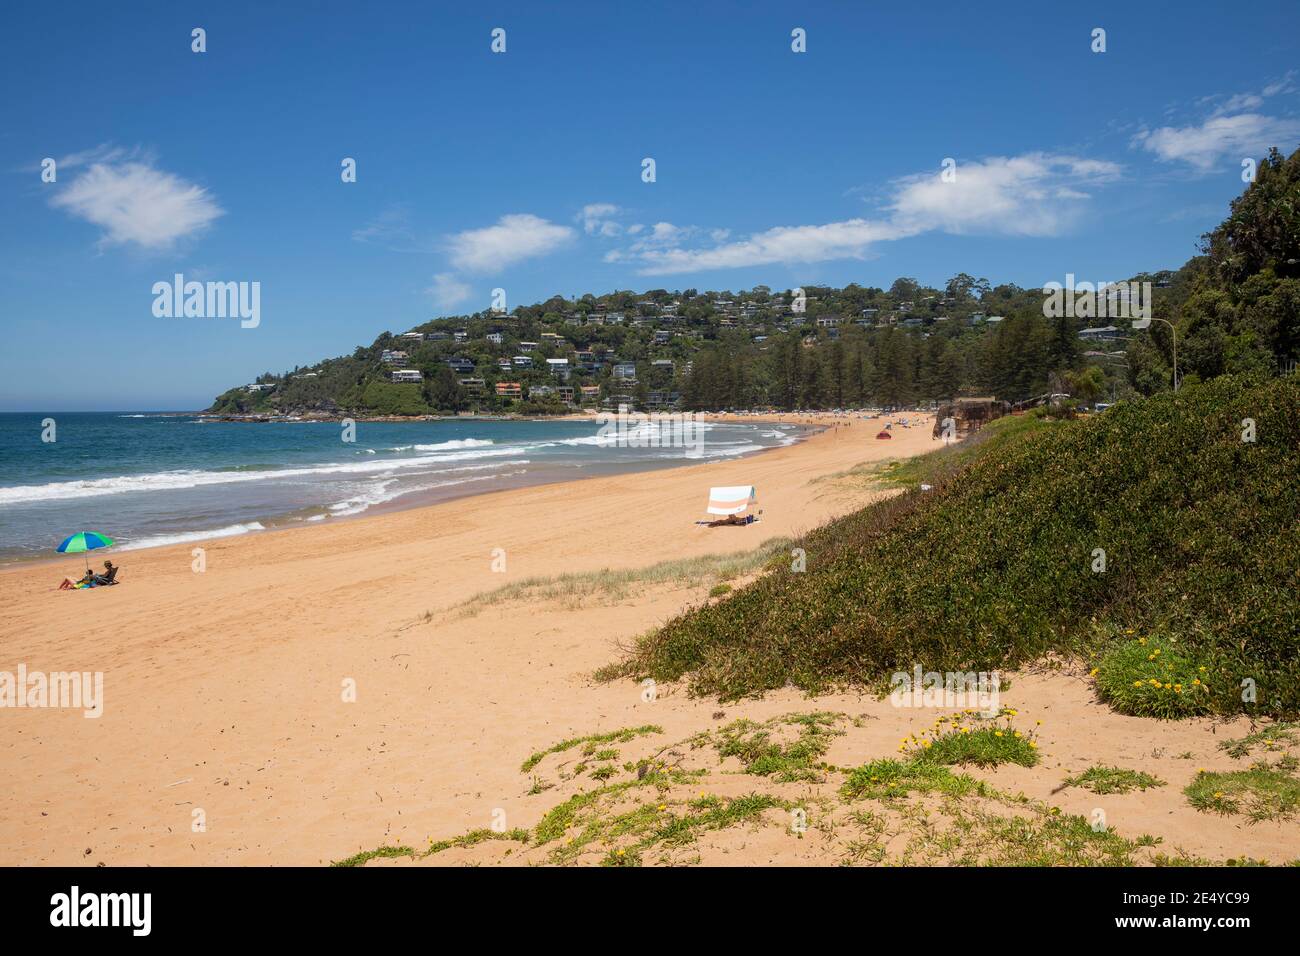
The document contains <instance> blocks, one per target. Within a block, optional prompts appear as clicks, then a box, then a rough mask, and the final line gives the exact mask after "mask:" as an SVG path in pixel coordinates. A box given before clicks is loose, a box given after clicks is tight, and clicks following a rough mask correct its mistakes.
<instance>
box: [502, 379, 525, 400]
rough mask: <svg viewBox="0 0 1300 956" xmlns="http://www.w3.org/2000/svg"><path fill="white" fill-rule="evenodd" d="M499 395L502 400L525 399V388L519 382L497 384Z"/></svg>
mask: <svg viewBox="0 0 1300 956" xmlns="http://www.w3.org/2000/svg"><path fill="white" fill-rule="evenodd" d="M497 395H498V396H500V397H501V398H523V396H524V387H523V386H522V385H520V384H519V383H518V382H497Z"/></svg>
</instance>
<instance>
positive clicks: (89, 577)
mask: <svg viewBox="0 0 1300 956" xmlns="http://www.w3.org/2000/svg"><path fill="white" fill-rule="evenodd" d="M94 583H95V572H94V571H92V570H90V568H86V576H85V577H84V578H82V579H81V580H80V581H74V580H72V578H64V579H63V583H62V584H60V585H59V590H60V591H71V590H72V589H73V588H75V587H77V586H78V585H85V586H86V587H90V586H91V585H93V584H94Z"/></svg>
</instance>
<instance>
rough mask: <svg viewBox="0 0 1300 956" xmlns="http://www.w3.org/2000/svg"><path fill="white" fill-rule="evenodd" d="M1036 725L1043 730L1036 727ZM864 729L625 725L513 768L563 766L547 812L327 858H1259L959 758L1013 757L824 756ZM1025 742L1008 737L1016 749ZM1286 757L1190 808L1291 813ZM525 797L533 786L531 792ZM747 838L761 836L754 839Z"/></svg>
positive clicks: (1115, 862) (879, 861) (1113, 783)
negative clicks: (1034, 791) (1204, 848)
mask: <svg viewBox="0 0 1300 956" xmlns="http://www.w3.org/2000/svg"><path fill="white" fill-rule="evenodd" d="M718 716H720V715H716V714H715V717H718ZM1023 716H1024V715H1022V714H1019V713H1018V712H1017V711H1016V710H1015V709H1014V708H1003V710H1002V712H1001V713H1000V714H999V715H998V716H997V717H994V718H987V719H985V721H984V722H985V723H986V724H987V726H986V727H983V728H980V732H984V731H992V732H996V730H997V729H999V728H1001V729H1003V730H1005V729H1006V728H1007V727H1008V726H1010V725H1011V723H1012V721H1013V720H1014V719H1015V718H1018V717H1023ZM979 719H980V718H979V717H978V716H976V715H973V714H970V713H966V714H962V715H958V716H957V717H955V718H954V719H953V720H952V721H951V725H950V726H949V727H948V728H947V729H946V730H943V729H938V728H935V729H936V730H937V736H938V738H940V739H943V738H946V737H947V736H948V735H949V734H952V733H954V732H956V733H957V734H959V735H961V731H960V727H962V726H967V725H969V724H971V722H972V721H976V720H979ZM1032 723H1033V724H1034V725H1035V726H1038V724H1039V721H1037V720H1035V721H1033V722H1032ZM867 726H868V723H867V722H866V721H865V720H864V719H862V718H855V717H852V716H850V715H849V714H845V713H840V712H831V711H811V712H793V713H785V714H780V715H778V716H776V717H772V718H770V719H768V720H764V721H753V720H747V719H741V720H735V721H731V722H729V723H726V724H723V725H721V726H719V727H717V728H716V729H714V730H711V731H707V732H703V733H699V734H696V735H694V736H692V737H690V738H687V739H685V740H675V741H671V742H669V743H667V744H665V743H663V742H661V741H660V740H659V739H653V740H651V739H648V738H647V737H646V736H645V735H641V734H637V735H633V736H631V737H627V735H628V733H629V732H628V731H612V732H597V733H591V734H586V735H583V736H580V737H574V738H570V739H568V740H565V741H560V742H559V743H557V744H555V745H552V746H550V747H547V748H545V749H544V750H540V751H538V753H537V754H534V755H533V757H531V758H529V759H528V760H527V761H525V762H524V764H523V765H522V767H521V770H522V772H524V773H531V772H532V771H534V770H538V769H541V770H543V771H545V772H548V773H552V774H558V775H559V776H560V778H561V779H562V780H564V781H565V782H564V784H563V785H564V786H566V787H568V788H570V791H571V792H569V793H568V795H567V796H563V797H562V798H560V799H557V800H556V801H555V802H554V803H552V804H550V805H549V806H548V807H546V808H545V809H543V810H542V811H541V812H540V816H538V817H537V822H536V824H535V825H534V826H532V827H529V828H518V827H516V828H513V829H504V828H502V829H496V830H493V829H475V830H470V831H468V832H466V833H463V834H460V835H458V836H453V837H450V838H444V839H434V838H430V839H429V841H428V843H427V845H424V846H422V847H421V848H418V849H417V848H415V847H412V846H410V845H405V844H402V845H391V846H381V847H377V848H375V849H373V850H369V851H365V852H361V853H357V854H355V855H353V856H351V857H349V858H347V859H345V860H341V861H339V862H337V863H335V864H334V865H335V866H359V865H364V864H366V863H368V862H369V861H370V860H372V859H391V860H407V861H411V862H419V861H427V862H441V863H449V864H452V865H480V864H483V863H494V862H495V863H514V864H522V865H560V866H567V865H583V864H594V865H601V866H618V867H626V866H645V865H669V866H683V865H686V866H689V865H697V864H701V863H712V862H718V861H721V860H725V859H726V858H727V855H728V854H730V853H731V852H735V850H736V849H738V848H745V849H746V850H747V852H748V853H749V854H750V855H751V856H752V854H753V853H754V852H757V853H759V854H760V855H767V854H774V855H775V854H781V855H783V857H784V858H785V859H787V860H790V859H795V860H799V861H802V862H819V863H838V864H839V865H843V866H880V865H884V866H889V865H956V866H1137V865H1151V866H1190V865H1199V866H1208V865H1219V866H1258V865H1267V863H1268V861H1265V860H1258V859H1251V858H1246V857H1242V858H1231V859H1226V860H1224V859H1210V858H1206V857H1201V856H1198V855H1195V854H1192V853H1188V852H1186V851H1185V850H1183V849H1181V848H1179V847H1171V846H1166V845H1165V844H1164V841H1163V839H1162V838H1160V837H1159V836H1156V835H1152V834H1148V833H1137V834H1132V835H1124V834H1121V833H1119V832H1118V831H1117V830H1116V829H1114V828H1113V827H1111V826H1109V825H1106V824H1105V823H1104V821H1101V820H1099V819H1097V818H1096V817H1095V814H1094V816H1093V818H1088V817H1084V816H1080V815H1078V814H1071V813H1066V812H1063V811H1062V809H1061V808H1060V807H1057V806H1055V805H1053V804H1051V803H1050V802H1046V801H1043V800H1038V799H1033V798H1031V797H1028V796H1025V795H1024V794H1022V793H1013V792H1008V791H1007V790H1005V789H1002V788H1000V787H997V786H994V785H992V784H991V783H989V782H987V781H985V780H981V779H979V778H978V777H976V776H973V775H972V771H970V770H964V771H960V772H959V771H958V770H957V769H955V767H954V766H953V765H954V764H956V763H969V764H971V766H972V767H973V769H974V771H979V770H980V769H987V768H991V767H996V766H998V765H1000V764H1003V763H1013V764H1020V765H1022V766H1032V765H1033V763H1034V762H1036V761H1035V760H1031V761H1028V762H1027V761H1026V760H1025V759H1024V756H1025V755H1024V754H1023V753H1021V752H1017V751H1014V750H1008V751H1006V752H1001V753H994V752H993V751H992V750H989V751H987V752H988V754H989V759H985V760H966V759H956V758H957V757H958V755H956V754H950V755H948V756H945V757H940V756H939V755H938V751H937V750H936V747H938V746H939V745H938V744H936V745H935V746H932V747H928V748H927V747H923V746H916V745H909V746H908V747H907V748H905V749H907V750H909V752H908V753H906V754H902V755H900V756H898V757H894V758H891V757H884V758H875V759H868V760H867V761H866V762H863V763H859V764H856V765H854V766H848V767H840V766H836V765H835V764H833V763H830V762H827V760H826V757H827V753H828V750H829V747H830V745H831V744H833V743H834V742H836V741H838V740H840V739H843V738H844V737H845V736H846V735H847V734H850V733H855V732H857V731H859V730H861V729H862V728H865V727H867ZM961 736H963V737H966V735H961ZM1032 736H1033V735H1031V734H1030V733H1028V732H1026V733H1025V734H1024V735H1023V736H1022V737H1021V738H1016V737H1014V736H1012V735H1010V734H1008V735H1006V737H1009V738H1010V739H1011V740H1020V741H1021V742H1022V743H1028V742H1029V741H1030V740H1031V739H1032ZM615 738H617V739H626V743H627V745H628V746H629V747H633V748H635V747H638V746H640V747H641V750H642V752H641V753H639V754H634V755H633V759H630V760H628V761H627V762H626V763H625V764H623V765H622V766H621V767H615V766H613V765H612V764H607V765H606V766H608V767H610V772H609V773H608V774H605V775H603V776H602V777H600V778H599V779H596V780H593V781H588V779H587V778H579V777H577V776H573V775H566V774H565V773H563V772H562V767H563V759H564V755H565V754H566V753H568V752H569V751H571V750H573V749H574V748H575V747H577V746H580V745H583V746H585V747H587V748H592V747H595V748H599V747H600V742H601V741H607V740H610V739H615ZM990 739H991V741H997V740H1002V739H1005V738H996V737H993V738H990ZM646 745H649V747H650V748H652V749H648V750H647V749H646ZM963 746H967V745H963ZM991 746H992V745H991ZM978 749H979V750H981V751H983V750H984V745H982V744H981V745H980V746H979V748H978ZM596 755H597V754H595V753H593V756H596ZM606 756H609V755H608V754H606ZM950 758H952V759H950ZM1293 759H1294V758H1286V757H1284V758H1282V759H1281V760H1279V761H1278V764H1277V765H1276V766H1257V767H1253V768H1251V769H1250V770H1248V771H1242V772H1241V773H1231V774H1211V773H1205V772H1203V771H1202V772H1200V773H1198V774H1197V776H1196V778H1195V780H1194V782H1193V783H1192V784H1191V785H1189V786H1188V788H1187V795H1188V800H1189V804H1190V805H1191V806H1193V807H1195V808H1197V809H1204V810H1206V811H1207V812H1214V813H1221V814H1226V815H1233V814H1238V815H1243V816H1245V817H1246V818H1247V819H1250V820H1252V821H1262V820H1269V819H1286V818H1287V817H1288V816H1289V815H1290V814H1291V813H1293V812H1294V810H1295V808H1296V795H1297V790H1296V786H1297V784H1296V780H1295V778H1294V776H1293V775H1292V770H1293V769H1294V768H1293V765H1292V763H1291V762H1290V761H1292V760H1293ZM552 761H555V762H554V763H551V762H552ZM1163 785H1164V783H1163V781H1161V780H1158V779H1157V778H1155V777H1154V776H1152V775H1150V774H1146V773H1141V772H1136V771H1129V770H1125V769H1122V768H1118V767H1106V766H1094V767H1092V768H1089V769H1088V770H1087V771H1086V772H1084V773H1082V774H1080V775H1078V776H1077V777H1073V778H1070V779H1068V780H1067V781H1066V783H1065V784H1064V785H1063V786H1080V787H1085V788H1087V789H1089V790H1091V791H1093V792H1094V793H1096V794H1098V795H1109V794H1123V793H1129V792H1131V791H1133V790H1135V789H1142V790H1144V789H1147V788H1151V787H1160V786H1163ZM575 788H576V789H575ZM544 789H550V788H544ZM1061 789H1063V787H1062V788H1061ZM528 792H529V793H530V794H532V795H537V794H539V793H541V792H542V791H541V790H538V789H537V788H536V787H535V786H534V788H533V789H531V790H529V791H528ZM754 840H761V841H765V842H761V843H759V844H758V846H757V847H756V848H750V844H751V842H752V841H754Z"/></svg>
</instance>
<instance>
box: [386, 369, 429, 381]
mask: <svg viewBox="0 0 1300 956" xmlns="http://www.w3.org/2000/svg"><path fill="white" fill-rule="evenodd" d="M393 381H394V382H423V381H424V375H423V374H422V373H421V372H420V370H419V369H415V368H399V369H394V370H393Z"/></svg>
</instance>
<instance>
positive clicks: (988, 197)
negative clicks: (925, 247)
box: [888, 153, 1120, 236]
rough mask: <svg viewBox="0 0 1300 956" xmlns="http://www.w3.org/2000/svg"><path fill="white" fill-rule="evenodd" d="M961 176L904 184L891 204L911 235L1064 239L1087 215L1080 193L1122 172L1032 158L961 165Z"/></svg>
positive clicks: (1065, 159) (1088, 162) (1067, 159)
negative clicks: (933, 233) (939, 233)
mask: <svg viewBox="0 0 1300 956" xmlns="http://www.w3.org/2000/svg"><path fill="white" fill-rule="evenodd" d="M955 173H956V178H955V180H954V181H952V182H944V181H943V179H942V178H941V177H940V176H938V175H936V174H934V173H920V174H917V175H915V176H907V177H904V178H903V179H901V180H898V181H897V183H896V186H897V187H898V189H897V192H896V193H895V195H894V198H893V200H892V201H891V202H890V203H889V204H888V208H889V209H890V212H891V219H892V221H893V222H894V223H895V225H897V226H898V227H899V228H900V229H901V230H902V231H904V232H906V233H907V234H915V233H918V232H927V231H930V230H933V229H938V230H941V231H943V232H950V233H956V234H959V235H964V234H969V233H979V234H984V235H988V234H1001V235H1011V236H1055V235H1060V234H1061V233H1063V232H1065V231H1066V230H1067V229H1069V228H1070V227H1071V226H1072V225H1073V224H1074V222H1075V221H1076V219H1077V218H1078V216H1079V215H1080V214H1081V213H1082V212H1083V210H1084V208H1085V207H1084V201H1086V200H1087V199H1088V194H1087V193H1084V192H1081V191H1080V190H1079V189H1078V188H1076V187H1078V186H1080V185H1095V184H1100V183H1106V182H1110V181H1112V180H1114V179H1117V178H1119V174H1120V167H1119V166H1117V165H1116V164H1114V163H1108V162H1103V161H1101V160H1092V159H1080V158H1078V157H1075V156H1058V155H1052V154H1048V153H1026V154H1024V155H1021V156H1011V157H1001V156H995V157H992V158H989V159H985V160H983V161H982V162H966V163H958V165H957V167H956V169H955Z"/></svg>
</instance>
